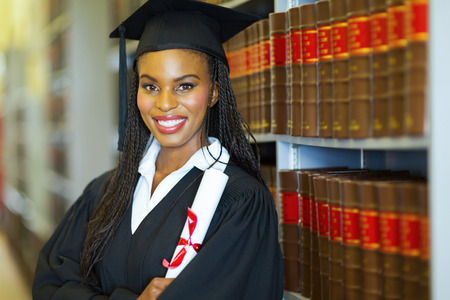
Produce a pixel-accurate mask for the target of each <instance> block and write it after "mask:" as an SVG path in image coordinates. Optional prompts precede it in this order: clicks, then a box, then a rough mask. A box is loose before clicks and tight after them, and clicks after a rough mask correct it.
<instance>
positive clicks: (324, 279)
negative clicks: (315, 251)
mask: <svg viewBox="0 0 450 300" xmlns="http://www.w3.org/2000/svg"><path fill="white" fill-rule="evenodd" d="M314 190H315V195H316V202H317V221H318V226H319V259H320V285H321V294H322V299H329V298H330V294H329V290H330V284H329V276H330V263H329V257H330V255H329V252H330V247H329V241H328V239H329V236H330V224H329V222H330V221H329V205H328V201H327V179H326V177H325V176H318V177H314Z"/></svg>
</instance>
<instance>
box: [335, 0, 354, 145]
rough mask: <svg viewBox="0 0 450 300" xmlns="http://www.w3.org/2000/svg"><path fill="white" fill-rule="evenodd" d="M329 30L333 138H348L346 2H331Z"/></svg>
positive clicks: (342, 0) (348, 90)
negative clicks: (330, 32) (331, 57)
mask: <svg viewBox="0 0 450 300" xmlns="http://www.w3.org/2000/svg"><path fill="white" fill-rule="evenodd" d="M330 4H331V29H332V40H333V104H332V115H333V137H334V138H348V137H349V131H348V128H349V126H348V119H349V115H348V109H349V101H350V89H349V76H350V75H349V49H348V22H347V1H346V0H331V2H330Z"/></svg>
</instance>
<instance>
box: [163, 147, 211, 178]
mask: <svg viewBox="0 0 450 300" xmlns="http://www.w3.org/2000/svg"><path fill="white" fill-rule="evenodd" d="M204 145H209V143H208V140H207V139H206V138H205V139H204V141H203V142H202V143H200V141H199V142H198V143H195V145H192V144H189V145H185V147H175V148H173V147H164V146H162V145H161V150H160V152H159V154H158V157H157V158H156V162H155V167H156V171H157V172H161V173H163V174H170V173H172V172H173V171H176V170H178V169H180V168H181V167H182V166H184V165H185V164H186V162H187V161H188V160H189V159H190V158H191V157H192V155H194V153H195V152H197V151H198V150H199V149H200V148H201V147H202V146H204Z"/></svg>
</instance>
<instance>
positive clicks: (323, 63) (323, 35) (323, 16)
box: [316, 0, 333, 137]
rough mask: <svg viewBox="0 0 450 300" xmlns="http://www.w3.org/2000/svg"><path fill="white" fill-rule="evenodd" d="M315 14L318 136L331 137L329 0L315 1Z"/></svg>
mask: <svg viewBox="0 0 450 300" xmlns="http://www.w3.org/2000/svg"><path fill="white" fill-rule="evenodd" d="M316 14H317V30H318V51H319V62H318V68H319V76H318V85H319V101H318V123H319V137H332V133H333V132H332V125H333V118H332V102H333V95H332V83H333V82H332V79H333V48H332V40H331V25H330V21H331V19H330V18H331V16H330V0H321V1H318V2H316Z"/></svg>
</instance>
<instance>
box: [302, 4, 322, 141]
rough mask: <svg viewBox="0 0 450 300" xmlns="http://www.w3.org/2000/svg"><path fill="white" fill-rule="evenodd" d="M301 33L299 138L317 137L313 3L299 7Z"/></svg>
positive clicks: (315, 48)
mask: <svg viewBox="0 0 450 300" xmlns="http://www.w3.org/2000/svg"><path fill="white" fill-rule="evenodd" d="M300 15H301V26H300V28H301V31H302V56H303V63H302V77H301V82H302V99H301V101H302V102H301V103H302V104H301V107H302V109H301V111H302V126H301V136H305V137H315V136H318V126H317V101H318V97H317V95H318V89H317V76H318V74H317V73H318V72H317V62H318V48H317V42H318V39H317V26H316V22H317V21H316V10H315V5H314V3H310V4H304V5H302V6H300Z"/></svg>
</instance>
